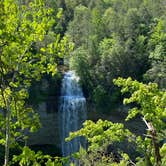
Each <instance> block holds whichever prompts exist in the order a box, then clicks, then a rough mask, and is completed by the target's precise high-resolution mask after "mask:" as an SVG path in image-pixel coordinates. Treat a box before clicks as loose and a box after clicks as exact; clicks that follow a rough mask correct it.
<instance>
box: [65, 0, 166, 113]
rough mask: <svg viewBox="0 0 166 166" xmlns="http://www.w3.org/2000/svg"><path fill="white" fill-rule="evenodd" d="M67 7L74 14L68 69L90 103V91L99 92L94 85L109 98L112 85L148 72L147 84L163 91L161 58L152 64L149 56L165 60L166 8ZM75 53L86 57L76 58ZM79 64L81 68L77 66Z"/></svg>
mask: <svg viewBox="0 0 166 166" xmlns="http://www.w3.org/2000/svg"><path fill="white" fill-rule="evenodd" d="M67 3H68V4H72V5H71V6H73V8H72V7H71V8H72V10H73V12H74V15H73V19H72V20H71V21H70V23H69V26H68V28H67V34H68V35H69V36H70V38H71V40H72V41H73V42H74V44H75V49H74V53H73V54H72V56H71V59H72V60H71V61H72V65H71V66H72V67H73V66H75V67H74V69H75V70H76V72H77V73H78V74H79V76H80V77H81V82H82V84H83V86H86V87H87V89H86V91H87V92H88V96H89V97H90V99H92V101H95V100H96V99H94V98H93V97H94V96H95V95H93V89H98V86H99V87H102V89H103V90H104V91H106V92H107V93H108V96H109V97H108V98H110V97H111V96H112V94H114V92H116V91H117V89H116V88H115V87H114V85H113V82H112V80H113V79H114V78H117V77H119V76H121V77H129V76H131V77H133V78H134V79H138V80H142V79H143V76H144V74H145V73H146V72H147V74H146V75H145V76H144V77H146V80H149V81H155V82H157V83H159V84H161V86H160V87H162V88H163V87H164V86H165V79H164V78H165V66H166V65H165V60H164V61H162V60H161V59H160V60H161V62H160V63H159V62H158V60H157V62H156V60H155V61H154V60H152V55H155V57H156V56H160V57H161V54H162V57H165V56H164V55H165V43H164V42H165V39H164V36H165V35H164V33H165V30H164V27H165V26H164V25H165V23H164V21H163V20H164V18H165V17H164V16H165V13H164V10H165V5H163V2H162V1H155V2H152V1H151V0H147V1H143V0H139V1H138V0H125V1H120V0H118V1H114V0H111V1H101V0H97V1H89V3H88V4H87V3H86V2H85V3H84V2H81V1H79V2H77V1H76V2H75V3H74V2H72V1H70V2H69V1H68V2H67ZM158 19H159V20H160V19H161V20H162V21H159V24H158V25H157V26H156V22H155V20H158ZM160 22H161V23H160ZM159 40H160V42H159ZM161 42H162V44H161ZM157 45H158V46H157ZM155 47H156V49H155ZM80 48H81V49H82V50H84V52H85V54H86V55H84V57H82V58H80V59H79V58H78V56H79V55H77V54H79V52H80ZM153 57H154V56H153ZM82 59H84V61H82ZM81 62H83V64H84V65H85V67H79V65H78V64H81ZM86 63H87V64H86ZM81 66H83V65H81ZM150 66H152V68H151V69H150V70H149V68H150ZM72 67H71V68H72ZM85 73H87V75H88V77H86V76H85V75H86V74H85ZM92 87H93V88H92ZM94 103H95V102H94ZM114 103H117V101H114ZM114 103H113V101H112V104H114ZM95 104H97V103H95ZM98 105H100V104H97V105H96V106H98ZM106 109H107V110H109V107H108V108H106Z"/></svg>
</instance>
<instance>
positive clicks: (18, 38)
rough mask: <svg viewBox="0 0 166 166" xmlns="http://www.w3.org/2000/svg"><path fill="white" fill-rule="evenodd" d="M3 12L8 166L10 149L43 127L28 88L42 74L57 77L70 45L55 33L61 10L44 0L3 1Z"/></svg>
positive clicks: (0, 100)
mask: <svg viewBox="0 0 166 166" xmlns="http://www.w3.org/2000/svg"><path fill="white" fill-rule="evenodd" d="M0 10H1V13H0V20H1V22H0V109H1V112H0V118H1V121H2V130H0V143H1V144H3V145H5V166H7V165H8V158H9V148H10V146H11V145H13V144H16V143H17V142H18V141H22V140H25V139H27V137H26V136H25V133H27V132H28V131H29V132H34V131H36V130H37V129H38V128H39V127H40V123H39V118H38V115H37V114H36V113H35V111H34V110H33V109H32V108H30V107H29V106H28V105H27V103H26V101H27V98H28V97H29V95H28V88H29V87H30V86H31V83H32V81H34V80H40V79H41V77H42V76H43V74H51V75H52V76H54V75H55V74H56V72H57V64H56V62H57V59H58V58H62V57H63V55H64V54H65V55H66V54H68V52H69V50H70V49H71V46H70V44H68V41H67V38H66V37H64V38H63V39H61V37H60V35H59V34H55V33H54V32H53V31H52V29H53V26H56V21H57V20H58V19H59V17H60V15H61V12H62V11H61V10H59V11H58V10H56V12H57V13H55V12H54V10H53V9H51V8H50V7H49V5H48V6H47V4H46V2H45V1H43V0H40V1H32V2H29V3H21V2H19V1H17V0H4V1H1V2H0ZM54 14H55V15H54Z"/></svg>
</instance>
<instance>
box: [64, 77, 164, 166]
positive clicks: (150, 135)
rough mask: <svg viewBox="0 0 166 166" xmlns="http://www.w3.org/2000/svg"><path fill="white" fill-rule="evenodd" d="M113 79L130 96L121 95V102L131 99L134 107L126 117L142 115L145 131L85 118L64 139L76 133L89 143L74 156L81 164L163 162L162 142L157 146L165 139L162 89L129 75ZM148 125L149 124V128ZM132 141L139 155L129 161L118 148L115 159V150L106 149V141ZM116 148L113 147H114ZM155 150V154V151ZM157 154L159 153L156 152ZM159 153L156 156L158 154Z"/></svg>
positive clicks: (68, 139) (108, 143) (107, 142)
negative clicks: (78, 126) (140, 131)
mask: <svg viewBox="0 0 166 166" xmlns="http://www.w3.org/2000/svg"><path fill="white" fill-rule="evenodd" d="M114 83H115V84H116V85H118V86H119V87H122V89H121V92H122V93H129V94H130V97H128V98H126V99H124V104H130V103H134V104H135V105H137V107H134V108H132V109H131V110H130V111H129V112H128V116H127V118H126V120H129V119H133V118H134V117H136V115H137V114H139V115H141V116H143V117H144V118H143V120H144V122H145V123H146V125H147V127H148V130H147V134H146V135H145V136H144V137H142V135H140V136H137V137H136V136H134V134H132V133H131V132H130V131H129V130H127V129H125V128H124V126H123V124H120V123H112V122H110V121H106V120H105V121H103V120H98V121H97V122H96V123H94V122H93V121H90V120H87V121H85V122H84V124H83V128H82V129H80V130H78V131H76V132H71V133H70V135H69V137H68V138H67V139H66V140H67V141H70V140H71V139H73V138H75V137H77V136H83V137H85V138H86V139H87V141H88V143H89V146H88V149H87V150H85V149H83V148H80V151H79V152H78V153H77V156H76V157H77V158H78V159H79V160H80V163H82V164H84V165H103V166H104V165H129V164H131V165H138V166H139V165H140V166H141V165H145V166H147V165H160V166H164V165H165V157H166V155H165V154H166V153H165V143H162V144H161V145H160V146H159V144H158V142H159V141H163V140H164V139H165V134H163V133H164V131H165V130H164V129H165V121H164V120H165V119H166V109H165V106H166V105H165V103H166V92H165V91H161V90H159V88H158V86H157V84H155V83H149V84H147V85H146V84H143V83H140V82H138V81H133V80H132V79H131V78H128V79H123V78H118V79H116V80H114ZM150 127H151V128H150ZM126 139H127V140H128V141H129V142H130V141H134V142H135V143H136V151H139V152H140V154H141V156H138V157H136V158H135V159H134V160H135V162H136V163H133V162H132V161H131V159H130V157H129V156H128V154H125V153H124V152H123V151H122V150H121V151H120V150H117V151H118V154H119V155H120V158H119V159H117V160H116V157H115V152H114V151H113V150H112V151H110V152H108V151H107V148H108V145H113V144H114V143H115V142H122V141H123V140H126ZM116 148H117V147H116ZM157 149H158V150H159V151H158V154H157V153H156V152H157ZM157 155H159V156H160V157H159V156H157ZM158 157H159V158H158Z"/></svg>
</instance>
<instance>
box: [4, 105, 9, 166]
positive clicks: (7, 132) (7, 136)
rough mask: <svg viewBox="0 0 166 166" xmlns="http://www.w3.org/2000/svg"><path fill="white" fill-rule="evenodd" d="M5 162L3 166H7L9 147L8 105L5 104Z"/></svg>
mask: <svg viewBox="0 0 166 166" xmlns="http://www.w3.org/2000/svg"><path fill="white" fill-rule="evenodd" d="M5 141H6V142H5V161H4V166H8V165H9V147H10V104H9V102H8V103H7V110H6V139H5Z"/></svg>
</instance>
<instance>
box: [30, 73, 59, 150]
mask: <svg viewBox="0 0 166 166" xmlns="http://www.w3.org/2000/svg"><path fill="white" fill-rule="evenodd" d="M60 85H61V75H60V74H59V75H56V77H55V78H51V77H48V76H46V77H44V78H43V79H42V80H41V81H40V82H35V83H34V84H33V85H32V87H31V88H30V90H29V92H30V99H29V104H30V105H32V106H33V107H34V109H35V110H36V112H37V113H38V114H39V117H40V122H41V125H42V127H41V128H40V129H39V130H38V131H37V132H36V133H30V134H29V139H28V142H27V143H28V145H56V146H57V147H60V140H59V127H58V126H59V119H58V106H59V105H58V104H59V96H60V89H61V87H60Z"/></svg>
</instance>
